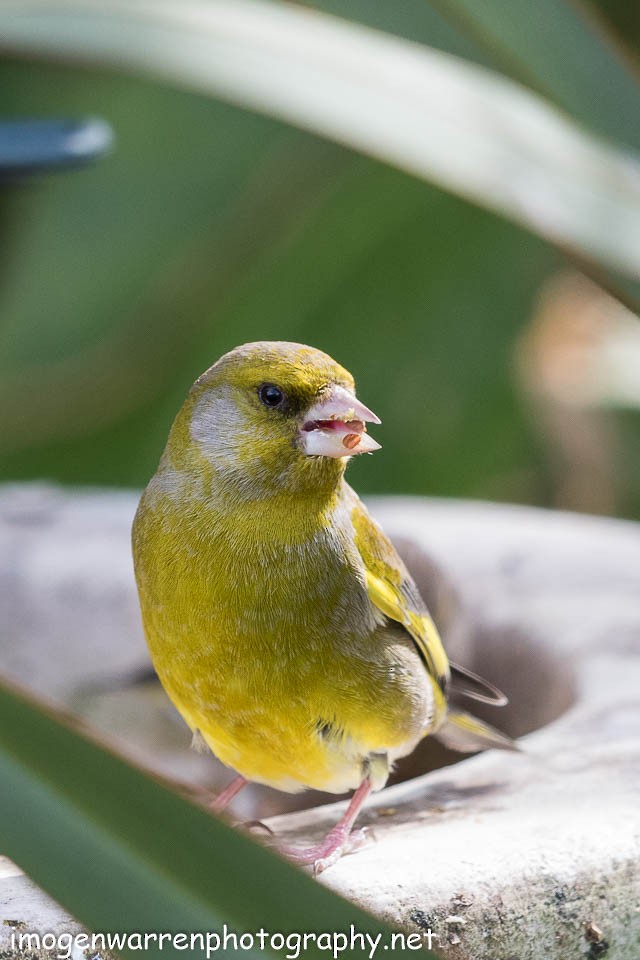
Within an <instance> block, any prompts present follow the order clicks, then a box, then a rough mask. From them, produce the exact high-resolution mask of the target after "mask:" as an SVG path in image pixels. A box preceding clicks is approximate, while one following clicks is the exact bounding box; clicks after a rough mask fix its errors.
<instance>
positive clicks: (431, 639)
mask: <svg viewBox="0 0 640 960" xmlns="http://www.w3.org/2000/svg"><path fill="white" fill-rule="evenodd" d="M352 495H353V500H352V504H351V521H352V523H353V528H354V531H355V544H356V548H357V550H358V553H359V554H360V556H361V558H362V562H363V564H364V569H365V576H366V584H367V592H368V594H369V599H370V600H371V602H372V603H373V604H374V605H375V606H376V607H377V608H378V609H379V610H381V611H382V613H384V615H385V616H387V617H389V619H391V620H395V621H397V622H398V623H401V624H402V626H403V627H404V628H405V630H406V631H407V633H408V634H409V635H410V636H411V638H412V640H413V642H414V643H415V645H416V647H417V649H418V653H419V654H420V656H421V657H422V660H423V661H424V663H425V666H426V668H427V670H428V672H429V675H430V676H431V677H432V678H433V679H434V680H435V681H436V683H437V685H438V687H439V688H440V690H441V691H442V694H443V697H444V695H445V693H446V689H447V685H448V683H449V661H448V659H447V655H446V653H445V652H444V647H443V646H442V641H441V640H440V634H439V633H438V630H437V628H436V625H435V624H434V622H433V620H432V619H431V617H430V616H429V611H428V610H427V608H426V606H425V604H424V602H423V600H422V597H421V596H420V594H419V593H418V588H417V587H416V585H415V583H414V582H413V580H412V578H411V574H410V573H409V571H408V570H407V568H406V567H405V565H404V563H403V562H402V560H401V559H400V557H399V556H398V554H397V552H396V549H395V547H394V546H393V544H392V543H391V541H390V540H389V538H388V537H387V536H386V535H385V534H384V533H383V531H382V530H381V529H380V527H379V526H378V524H377V523H376V522H375V520H373V518H372V517H371V516H370V515H369V513H368V512H367V510H366V508H365V506H364V504H363V503H362V502H361V501H360V499H359V498H358V497H357V495H356V494H355V493H352Z"/></svg>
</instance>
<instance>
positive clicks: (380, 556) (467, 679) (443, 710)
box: [351, 491, 518, 753]
mask: <svg viewBox="0 0 640 960" xmlns="http://www.w3.org/2000/svg"><path fill="white" fill-rule="evenodd" d="M351 494H352V496H353V500H352V503H351V520H352V523H353V528H354V531H355V543H356V547H357V550H358V553H359V554H360V557H361V558H362V562H363V564H364V569H365V577H366V584H367V592H368V594H369V599H370V600H371V602H372V603H373V604H375V606H376V607H377V608H378V609H379V610H381V611H382V613H384V615H385V616H387V617H389V618H390V619H391V620H395V621H397V622H398V623H401V624H402V626H403V627H404V628H405V630H406V631H407V633H408V634H409V635H410V637H411V638H412V640H413V642H414V643H415V645H416V647H417V649H418V652H419V654H420V656H421V657H422V660H423V662H424V664H425V666H426V668H427V670H428V672H429V675H430V676H431V677H432V679H433V680H434V681H435V685H434V692H437V691H439V692H440V697H438V698H437V699H438V700H439V701H440V702H439V703H438V707H439V710H438V712H439V713H440V716H441V721H440V724H439V726H438V729H437V730H436V731H435V736H436V737H437V738H438V739H439V740H441V741H442V743H444V744H445V746H447V747H449V748H450V749H452V750H459V751H461V752H462V753H472V752H475V751H476V750H486V749H489V748H491V747H493V748H496V749H498V750H517V749H518V746H517V745H516V744H515V743H514V742H513V740H512V739H511V738H510V737H508V736H507V735H506V734H504V733H501V732H500V731H499V730H496V729H495V728H494V727H492V726H490V725H489V724H488V723H485V722H484V720H479V719H478V718H477V717H474V716H472V715H471V714H470V713H466V712H465V711H462V710H457V709H453V710H452V709H451V708H450V707H447V688H448V687H449V685H450V679H452V681H453V682H452V683H451V689H452V691H454V692H455V691H457V692H459V693H461V694H463V695H464V696H470V697H472V698H473V699H475V700H481V701H483V702H485V703H493V704H494V705H496V706H498V705H502V704H504V703H506V702H507V698H506V697H505V696H504V695H503V694H502V693H501V692H500V691H499V690H498V689H497V688H496V687H494V686H493V684H490V683H488V682H487V681H486V680H483V679H482V678H481V677H479V676H477V674H475V673H472V672H471V671H469V670H467V669H466V668H464V667H459V666H458V665H457V664H451V665H450V664H449V660H448V659H447V655H446V653H445V651H444V647H443V646H442V641H441V640H440V635H439V633H438V630H437V628H436V625H435V624H434V622H433V620H432V619H431V617H430V616H429V611H428V610H427V608H426V606H425V604H424V602H423V600H422V597H421V596H420V594H419V593H418V588H417V587H416V585H415V583H414V582H413V580H412V578H411V574H410V573H409V571H408V570H407V568H406V567H405V565H404V563H403V562H402V560H401V559H400V557H399V556H398V554H397V553H396V549H395V547H394V546H393V544H392V543H391V541H390V540H389V538H388V537H386V536H385V534H384V533H383V532H382V530H381V529H380V527H379V526H378V524H377V523H376V522H375V520H373V519H372V518H371V517H370V516H369V514H368V513H367V510H366V509H365V507H364V505H363V504H362V502H361V501H360V499H359V498H358V497H357V495H356V494H355V493H353V491H351Z"/></svg>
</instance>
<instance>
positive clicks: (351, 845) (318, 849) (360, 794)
mask: <svg viewBox="0 0 640 960" xmlns="http://www.w3.org/2000/svg"><path fill="white" fill-rule="evenodd" d="M370 792H371V781H370V780H369V778H368V777H367V779H366V780H363V781H362V783H361V784H360V786H359V787H358V789H357V790H356V792H355V793H354V795H353V796H352V798H351V800H350V802H349V806H348V807H347V812H346V813H345V815H344V816H343V817H342V819H341V820H339V821H338V823H337V824H336V825H335V827H333V829H332V830H330V831H329V833H328V834H327V835H326V837H325V838H324V840H321V841H320V843H317V844H315V845H314V846H313V847H291V846H289V845H280V844H279V845H278V847H277V849H278V850H279V851H280V852H281V853H283V854H284V855H285V856H286V857H287V858H288V859H289V860H292V861H293V862H294V863H298V864H309V863H311V864H313V872H314V874H318V873H322V871H323V870H326V869H327V867H330V866H332V865H333V864H334V863H337V861H338V860H339V859H340V857H341V856H343V854H346V853H351V852H352V851H353V850H357V849H358V848H359V847H361V846H362V845H363V843H364V842H365V841H366V832H365V831H364V830H357V831H354V832H353V833H352V827H353V824H354V823H355V819H356V817H357V816H358V814H359V812H360V809H361V807H362V805H363V803H364V802H365V800H366V799H367V797H368V796H369V793H370Z"/></svg>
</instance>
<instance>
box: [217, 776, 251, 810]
mask: <svg viewBox="0 0 640 960" xmlns="http://www.w3.org/2000/svg"><path fill="white" fill-rule="evenodd" d="M246 785H247V781H246V780H245V778H244V777H241V776H240V775H238V776H237V777H236V778H235V779H234V780H232V781H231V783H230V784H229V786H228V787H225V788H224V790H223V791H222V793H219V794H218V796H217V797H214V798H213V800H212V801H211V803H210V804H209V806H210V808H211V809H212V810H213V812H214V813H221V812H222V811H223V810H224V809H225V807H227V806H228V805H229V804H230V803H231V801H232V800H233V798H234V797H235V795H236V793H240V791H241V790H242V788H243V787H245V786H246Z"/></svg>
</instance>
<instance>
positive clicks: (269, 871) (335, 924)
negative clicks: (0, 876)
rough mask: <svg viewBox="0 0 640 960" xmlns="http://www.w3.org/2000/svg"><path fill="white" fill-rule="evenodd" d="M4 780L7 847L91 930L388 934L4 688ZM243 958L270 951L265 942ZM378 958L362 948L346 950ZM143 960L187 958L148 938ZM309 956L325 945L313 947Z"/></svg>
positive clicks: (1, 808) (1, 824) (2, 832)
mask: <svg viewBox="0 0 640 960" xmlns="http://www.w3.org/2000/svg"><path fill="white" fill-rule="evenodd" d="M0 779H1V782H2V790H0V844H1V849H2V852H3V853H4V854H6V855H7V856H9V857H10V858H11V859H13V860H14V861H15V862H16V863H18V864H19V865H20V866H21V867H22V868H23V869H24V870H25V871H26V872H27V873H28V874H29V875H30V876H31V877H32V878H33V880H35V882H36V883H38V884H40V885H41V886H42V887H44V888H45V889H46V890H47V891H48V892H49V893H50V894H51V895H52V896H53V897H54V898H55V899H57V900H58V901H59V902H60V903H61V904H62V905H63V906H64V907H65V908H66V909H67V910H69V911H70V912H71V913H72V914H74V915H75V916H76V917H77V918H78V919H79V920H81V921H82V922H83V923H84V924H85V925H86V926H88V927H89V928H90V929H91V930H94V931H97V932H106V931H110V932H114V931H120V932H141V933H145V932H147V931H148V932H156V933H157V932H173V933H176V932H191V931H202V932H203V933H205V934H206V933H207V931H211V932H214V931H222V928H223V925H224V924H225V923H226V924H227V927H228V928H229V929H230V930H235V931H238V932H239V933H241V932H245V931H247V932H256V931H259V930H260V929H261V928H264V929H265V930H267V931H269V932H271V933H276V932H278V933H283V934H285V935H286V934H287V933H304V932H314V931H316V932H329V933H330V932H333V931H347V933H348V931H349V928H350V925H351V924H354V925H355V927H356V928H357V929H358V931H360V932H362V933H365V932H369V933H371V934H372V935H373V936H376V935H377V934H378V933H382V934H383V936H388V935H389V928H388V927H385V926H384V924H382V923H381V922H378V921H376V920H375V919H373V918H372V917H370V916H369V915H367V914H365V913H364V912H363V911H362V910H360V909H359V908H358V907H356V906H354V905H353V904H349V903H347V902H346V901H344V900H343V899H342V898H340V897H338V896H337V895H336V894H334V893H332V892H331V891H329V890H328V889H327V888H326V887H323V886H321V885H320V884H318V883H316V882H315V881H313V880H312V879H311V878H310V877H309V876H307V875H305V874H303V873H302V872H301V871H300V870H298V869H295V868H293V867H292V866H290V865H289V864H287V863H286V862H285V861H284V860H282V859H280V858H279V857H277V856H275V855H274V854H272V853H270V852H268V851H267V850H265V849H263V848H262V847H261V846H259V845H258V844H257V843H254V842H253V841H252V840H250V839H249V838H248V837H245V836H243V835H242V834H239V833H238V832H236V831H234V830H232V829H231V828H230V827H228V826H226V825H225V824H224V823H222V822H221V821H219V820H217V819H216V818H213V817H211V816H209V815H208V814H207V813H206V812H205V811H203V810H201V809H199V808H197V807H195V806H192V805H191V804H190V803H188V802H187V801H185V800H182V799H181V798H180V797H178V796H177V795H175V794H173V793H171V792H170V791H168V790H167V789H166V788H165V787H163V786H161V785H160V784H158V783H156V782H154V781H153V780H151V779H149V778H148V777H147V776H145V775H144V774H142V773H141V772H140V771H138V770H136V769H135V768H133V767H131V766H129V765H128V764H127V763H125V762H124V761H122V760H121V759H119V758H118V757H116V756H115V755H113V754H112V753H110V752H108V751H106V750H105V749H104V748H102V747H100V746H98V745H97V744H95V743H92V742H90V741H89V740H87V739H85V738H84V737H83V736H80V735H79V734H78V733H77V732H75V731H74V730H73V729H71V727H70V726H68V725H65V724H62V723H61V722H60V721H59V719H57V718H56V717H55V716H54V715H53V714H51V713H49V714H47V713H46V712H44V711H43V710H42V708H39V707H38V706H37V705H36V704H35V703H34V702H33V701H32V700H27V699H25V697H24V696H23V695H19V694H18V693H17V692H16V691H15V689H13V688H9V687H6V686H4V685H1V686H0ZM267 942H268V941H267ZM383 942H384V941H383ZM227 952H234V951H232V950H231V949H228V950H227V951H225V954H226V953H227ZM238 952H239V953H242V954H243V955H244V956H250V957H251V956H253V957H262V956H265V955H266V956H270V955H272V954H270V953H269V951H265V952H264V953H263V952H262V951H261V950H259V949H258V947H257V945H256V948H255V949H254V950H253V951H247V950H239V951H238ZM283 952H285V951H278V953H279V954H280V955H281V954H282V953H283ZM289 952H292V951H289ZM369 952H370V950H369V948H368V947H367V948H366V949H365V950H360V949H359V948H358V947H357V946H356V947H354V949H353V950H351V951H350V954H349V955H352V954H355V955H358V956H360V955H363V956H368V955H369ZM138 953H139V951H136V950H135V949H133V950H131V951H129V950H126V949H125V950H124V951H122V954H123V955H124V956H131V957H135V956H137V955H138ZM421 955H423V956H424V955H425V954H421ZM426 955H427V956H430V957H433V954H430V953H429V954H426ZM145 956H149V957H154V958H162V957H164V958H165V960H167V958H168V960H172V958H177V957H180V956H183V952H182V951H180V950H178V949H172V948H171V947H170V946H169V945H168V943H167V942H165V943H163V945H162V949H160V948H159V947H158V946H157V945H154V943H153V942H151V943H150V946H149V949H148V950H147V951H145ZM305 956H309V957H316V956H318V957H320V956H326V950H325V951H322V950H318V949H317V947H314V945H313V944H311V945H310V946H309V948H308V950H307V951H306V952H305Z"/></svg>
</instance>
